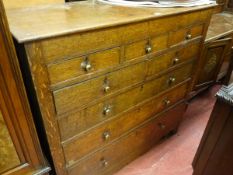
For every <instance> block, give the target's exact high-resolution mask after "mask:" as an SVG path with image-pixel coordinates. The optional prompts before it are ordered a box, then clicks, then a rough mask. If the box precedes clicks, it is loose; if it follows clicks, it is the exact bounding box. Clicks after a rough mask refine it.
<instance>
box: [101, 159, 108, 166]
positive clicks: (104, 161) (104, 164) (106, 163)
mask: <svg viewBox="0 0 233 175" xmlns="http://www.w3.org/2000/svg"><path fill="white" fill-rule="evenodd" d="M101 162H102V165H103V167H107V166H108V165H109V163H108V161H107V160H106V159H104V158H103V159H102V160H101Z"/></svg>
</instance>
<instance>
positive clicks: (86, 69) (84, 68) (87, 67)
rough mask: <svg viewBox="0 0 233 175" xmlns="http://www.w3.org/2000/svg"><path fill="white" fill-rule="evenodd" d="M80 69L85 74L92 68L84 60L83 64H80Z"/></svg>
mask: <svg viewBox="0 0 233 175" xmlns="http://www.w3.org/2000/svg"><path fill="white" fill-rule="evenodd" d="M81 67H82V68H83V70H85V71H86V72H88V71H90V70H91V68H92V66H91V63H90V62H89V61H88V59H86V60H85V61H84V62H82V63H81Z"/></svg>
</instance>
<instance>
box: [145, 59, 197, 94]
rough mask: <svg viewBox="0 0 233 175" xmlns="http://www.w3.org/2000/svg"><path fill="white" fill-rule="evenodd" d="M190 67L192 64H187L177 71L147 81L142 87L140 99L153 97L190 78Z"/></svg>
mask: <svg viewBox="0 0 233 175" xmlns="http://www.w3.org/2000/svg"><path fill="white" fill-rule="evenodd" d="M192 67H193V65H192V63H191V64H190V63H189V64H186V65H184V66H183V67H181V68H179V69H177V70H174V71H172V72H169V73H167V74H166V75H163V76H161V77H160V78H156V79H153V80H150V81H148V82H147V83H145V84H144V85H143V88H142V94H143V95H142V98H149V97H153V96H154V95H156V94H158V93H159V92H162V91H164V90H166V89H168V88H171V87H173V86H174V85H176V84H179V83H181V82H182V81H185V80H187V79H188V78H190V75H191V72H192Z"/></svg>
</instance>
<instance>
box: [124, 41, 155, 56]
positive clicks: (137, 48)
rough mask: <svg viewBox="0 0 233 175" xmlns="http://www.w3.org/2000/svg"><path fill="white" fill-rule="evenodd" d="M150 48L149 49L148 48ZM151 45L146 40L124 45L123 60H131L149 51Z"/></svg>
mask: <svg viewBox="0 0 233 175" xmlns="http://www.w3.org/2000/svg"><path fill="white" fill-rule="evenodd" d="M149 49H150V50H149ZM151 51H152V50H151V46H150V45H149V41H148V40H142V41H137V42H134V43H131V44H128V45H125V54H124V55H125V60H126V61H128V60H132V59H136V58H139V57H142V56H144V55H146V54H147V53H150V52H151Z"/></svg>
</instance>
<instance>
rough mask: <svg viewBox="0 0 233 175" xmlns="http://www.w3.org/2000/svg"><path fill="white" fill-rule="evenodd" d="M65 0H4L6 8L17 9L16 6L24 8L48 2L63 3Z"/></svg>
mask: <svg viewBox="0 0 233 175" xmlns="http://www.w3.org/2000/svg"><path fill="white" fill-rule="evenodd" d="M63 2H64V0H30V1H25V0H17V3H16V1H15V0H3V3H4V6H5V8H6V9H15V8H23V7H31V6H36V5H47V4H55V3H63Z"/></svg>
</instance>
